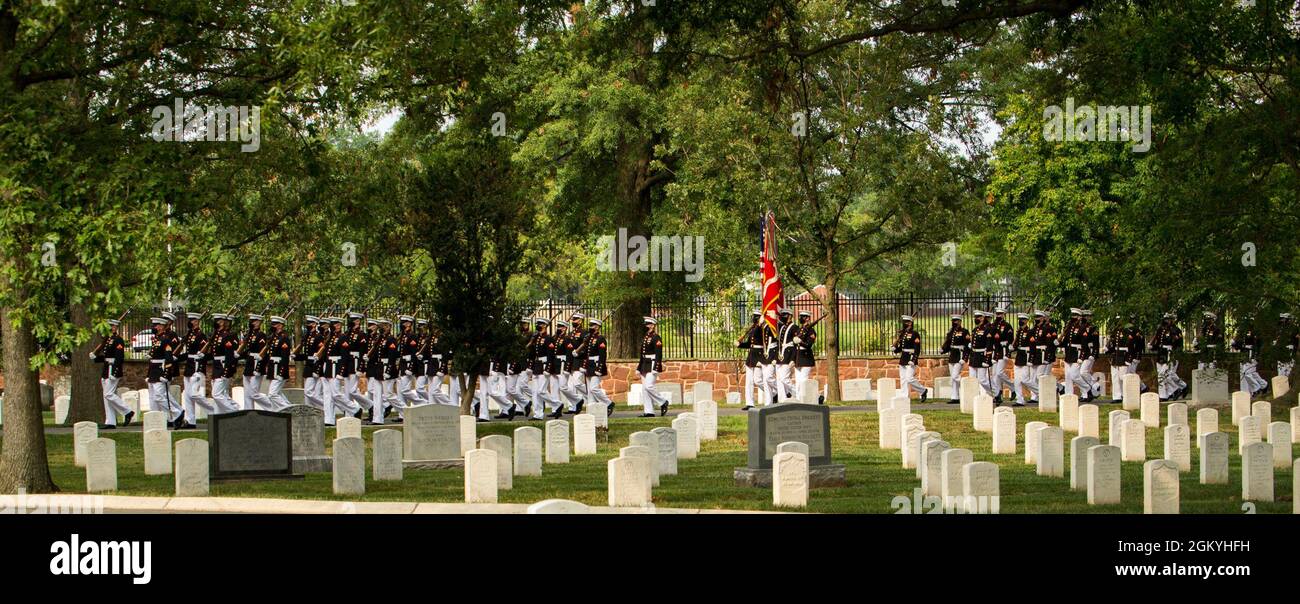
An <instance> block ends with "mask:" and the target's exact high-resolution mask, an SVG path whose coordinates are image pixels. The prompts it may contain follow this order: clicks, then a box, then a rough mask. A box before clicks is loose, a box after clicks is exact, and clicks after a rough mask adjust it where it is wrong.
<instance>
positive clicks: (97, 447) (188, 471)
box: [77, 430, 209, 497]
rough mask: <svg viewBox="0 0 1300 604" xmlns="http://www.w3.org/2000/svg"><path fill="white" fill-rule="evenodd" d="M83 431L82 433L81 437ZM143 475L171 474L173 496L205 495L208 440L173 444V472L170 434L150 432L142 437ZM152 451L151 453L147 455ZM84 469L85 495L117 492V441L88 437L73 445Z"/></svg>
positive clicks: (206, 488) (197, 439)
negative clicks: (173, 487)
mask: <svg viewBox="0 0 1300 604" xmlns="http://www.w3.org/2000/svg"><path fill="white" fill-rule="evenodd" d="M84 435H85V432H84V430H83V436H84ZM145 443H146V453H147V454H146V460H145V473H146V474H150V475H160V474H173V473H174V474H175V484H176V489H175V492H176V496H177V497H206V496H207V495H208V489H209V480H208V441H206V440H203V439H201V438H186V439H182V440H181V441H180V442H177V443H176V449H175V451H176V455H175V460H176V462H175V466H174V468H175V470H174V471H173V465H172V446H171V433H170V432H168V431H166V430H150V431H149V432H147V433H146V436H145ZM150 449H152V450H153V451H152V454H149V453H148V452H149V451H150ZM77 450H78V451H79V452H80V455H81V460H82V462H83V464H84V466H85V468H86V492H87V493H105V492H110V491H116V490H117V441H115V440H113V439H111V438H101V437H98V436H95V437H91V438H89V439H88V440H84V441H82V443H81V444H79V445H78V446H77Z"/></svg>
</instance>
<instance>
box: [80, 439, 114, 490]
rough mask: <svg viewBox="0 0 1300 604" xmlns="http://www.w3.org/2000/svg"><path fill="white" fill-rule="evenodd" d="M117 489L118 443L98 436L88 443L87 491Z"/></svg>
mask: <svg viewBox="0 0 1300 604" xmlns="http://www.w3.org/2000/svg"><path fill="white" fill-rule="evenodd" d="M116 490H117V443H116V441H114V440H113V439H111V438H96V439H94V440H92V441H90V442H89V443H87V444H86V492H87V493H102V492H105V491H116Z"/></svg>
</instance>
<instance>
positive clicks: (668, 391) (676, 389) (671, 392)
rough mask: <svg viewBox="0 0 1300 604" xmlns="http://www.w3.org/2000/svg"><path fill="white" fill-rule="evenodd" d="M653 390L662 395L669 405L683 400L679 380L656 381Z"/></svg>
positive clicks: (680, 402)
mask: <svg viewBox="0 0 1300 604" xmlns="http://www.w3.org/2000/svg"><path fill="white" fill-rule="evenodd" d="M655 390H658V391H659V394H662V395H664V397H665V398H667V399H668V404H670V405H680V404H682V402H683V399H682V383H681V382H658V383H656V384H655Z"/></svg>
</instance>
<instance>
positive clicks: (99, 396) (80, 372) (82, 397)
mask: <svg viewBox="0 0 1300 604" xmlns="http://www.w3.org/2000/svg"><path fill="white" fill-rule="evenodd" d="M68 314H69V315H70V317H71V319H72V324H73V325H75V326H76V327H77V328H79V329H87V330H88V329H90V315H89V314H87V313H86V306H85V305H84V304H80V303H77V304H69V305H68ZM98 347H99V338H90V339H89V340H87V341H86V343H85V344H82V345H80V346H78V347H76V348H75V349H73V351H72V362H71V366H70V367H69V378H70V380H71V382H72V384H71V387H72V390H71V391H70V392H69V394H70V395H71V396H72V400H71V402H70V403H69V406H68V419H67V421H66V422H65V425H68V426H71V425H73V424H75V423H77V422H82V421H85V422H95V423H97V424H102V423H104V420H105V415H104V394H103V391H102V389H101V386H100V384H99V376H100V374H101V371H102V369H101V367H100V365H99V364H98V363H95V362H94V361H91V360H90V353H92V352H94V351H95V349H96V348H98Z"/></svg>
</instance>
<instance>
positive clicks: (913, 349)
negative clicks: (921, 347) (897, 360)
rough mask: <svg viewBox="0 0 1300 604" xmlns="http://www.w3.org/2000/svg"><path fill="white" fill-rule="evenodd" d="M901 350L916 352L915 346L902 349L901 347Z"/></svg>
mask: <svg viewBox="0 0 1300 604" xmlns="http://www.w3.org/2000/svg"><path fill="white" fill-rule="evenodd" d="M903 352H911V353H915V352H916V349H915V348H904V349H903Z"/></svg>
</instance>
